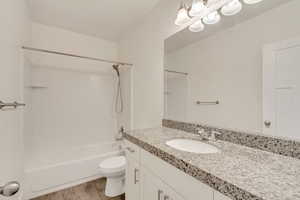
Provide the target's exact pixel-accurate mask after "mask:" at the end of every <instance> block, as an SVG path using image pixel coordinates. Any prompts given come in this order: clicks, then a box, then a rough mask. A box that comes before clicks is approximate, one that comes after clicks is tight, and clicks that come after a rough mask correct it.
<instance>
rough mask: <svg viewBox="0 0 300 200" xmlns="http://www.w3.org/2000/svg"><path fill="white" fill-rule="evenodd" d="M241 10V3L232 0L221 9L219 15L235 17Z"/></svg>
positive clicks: (237, 0)
mask: <svg viewBox="0 0 300 200" xmlns="http://www.w3.org/2000/svg"><path fill="white" fill-rule="evenodd" d="M241 10H242V3H241V2H240V1H239V0H232V1H231V2H229V3H227V4H226V5H225V6H223V7H222V9H221V13H222V14H223V15H225V16H232V15H236V14H237V13H239V12H240V11H241Z"/></svg>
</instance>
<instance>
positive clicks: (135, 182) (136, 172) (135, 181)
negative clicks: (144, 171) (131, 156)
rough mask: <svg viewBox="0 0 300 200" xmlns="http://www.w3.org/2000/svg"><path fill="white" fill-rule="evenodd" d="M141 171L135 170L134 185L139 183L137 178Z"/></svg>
mask: <svg viewBox="0 0 300 200" xmlns="http://www.w3.org/2000/svg"><path fill="white" fill-rule="evenodd" d="M138 172H139V170H138V169H134V184H137V183H138V182H139V180H138V178H137V176H138V175H137V174H138Z"/></svg>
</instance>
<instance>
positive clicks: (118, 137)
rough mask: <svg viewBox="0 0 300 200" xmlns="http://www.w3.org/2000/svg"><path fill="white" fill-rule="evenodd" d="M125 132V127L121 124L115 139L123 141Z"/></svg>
mask: <svg viewBox="0 0 300 200" xmlns="http://www.w3.org/2000/svg"><path fill="white" fill-rule="evenodd" d="M124 132H125V129H124V127H123V126H121V128H120V129H119V131H118V135H117V137H116V141H123V133H124Z"/></svg>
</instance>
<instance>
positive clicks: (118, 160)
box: [99, 156, 126, 173]
mask: <svg viewBox="0 0 300 200" xmlns="http://www.w3.org/2000/svg"><path fill="white" fill-rule="evenodd" d="M99 167H100V168H101V169H102V171H103V172H107V173H114V172H120V171H124V170H125V167H126V159H125V157H124V156H116V157H112V158H108V159H106V160H104V161H102V162H101V163H100V165H99Z"/></svg>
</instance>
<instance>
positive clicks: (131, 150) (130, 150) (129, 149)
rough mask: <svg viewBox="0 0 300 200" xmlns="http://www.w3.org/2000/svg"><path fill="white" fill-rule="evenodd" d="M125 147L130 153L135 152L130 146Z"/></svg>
mask: <svg viewBox="0 0 300 200" xmlns="http://www.w3.org/2000/svg"><path fill="white" fill-rule="evenodd" d="M126 149H127V150H128V151H129V152H130V153H134V152H135V150H134V149H132V148H130V147H126Z"/></svg>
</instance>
